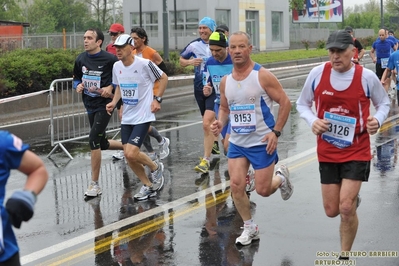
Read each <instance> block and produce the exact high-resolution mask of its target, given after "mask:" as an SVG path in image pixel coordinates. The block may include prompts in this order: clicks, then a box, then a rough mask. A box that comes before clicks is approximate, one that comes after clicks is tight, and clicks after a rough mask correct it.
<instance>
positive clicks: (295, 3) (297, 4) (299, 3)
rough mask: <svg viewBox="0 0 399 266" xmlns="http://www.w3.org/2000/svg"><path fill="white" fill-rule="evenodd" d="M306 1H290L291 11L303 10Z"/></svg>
mask: <svg viewBox="0 0 399 266" xmlns="http://www.w3.org/2000/svg"><path fill="white" fill-rule="evenodd" d="M304 3H305V1H304V0H289V7H290V10H298V9H302V7H303V5H304Z"/></svg>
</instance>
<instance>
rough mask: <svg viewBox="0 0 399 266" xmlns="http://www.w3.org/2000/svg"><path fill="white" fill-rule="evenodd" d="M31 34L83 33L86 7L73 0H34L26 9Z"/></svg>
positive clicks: (86, 12)
mask: <svg viewBox="0 0 399 266" xmlns="http://www.w3.org/2000/svg"><path fill="white" fill-rule="evenodd" d="M27 13H28V18H29V22H30V24H31V28H30V30H31V32H33V33H49V32H62V30H63V29H64V28H65V29H66V31H67V32H72V31H73V30H76V31H83V30H84V29H86V27H87V25H86V21H87V20H88V19H87V17H88V15H87V14H88V7H87V5H85V4H84V3H82V2H80V1H75V0H36V1H35V2H34V3H33V4H32V5H31V6H30V7H29V8H28V12H27Z"/></svg>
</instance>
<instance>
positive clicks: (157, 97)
mask: <svg viewBox="0 0 399 266" xmlns="http://www.w3.org/2000/svg"><path fill="white" fill-rule="evenodd" d="M154 100H157V102H159V103H162V97H159V96H155V95H154Z"/></svg>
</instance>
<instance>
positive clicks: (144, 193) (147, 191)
mask: <svg viewBox="0 0 399 266" xmlns="http://www.w3.org/2000/svg"><path fill="white" fill-rule="evenodd" d="M156 195H157V192H156V191H155V190H154V189H153V188H152V187H147V186H146V185H143V186H142V187H141V188H140V192H139V193H137V194H136V195H134V199H136V200H146V199H149V198H151V197H155V196H156Z"/></svg>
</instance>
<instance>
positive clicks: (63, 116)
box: [47, 78, 120, 159]
mask: <svg viewBox="0 0 399 266" xmlns="http://www.w3.org/2000/svg"><path fill="white" fill-rule="evenodd" d="M119 130H120V121H119V118H118V114H117V112H116V111H115V112H114V113H113V114H112V117H111V120H110V121H109V123H108V127H107V130H106V131H107V133H112V132H114V133H115V135H114V136H116V135H117V134H118V133H119ZM89 133H90V123H89V119H88V117H87V114H86V109H85V108H84V105H83V102H82V95H81V94H79V93H76V91H75V89H73V79H72V78H64V79H56V80H54V81H53V82H51V85H50V135H51V136H50V138H51V146H53V147H54V148H53V149H52V150H51V152H50V153H49V154H48V155H47V157H50V156H51V155H52V154H53V153H54V152H55V150H56V149H57V148H58V147H59V148H61V149H62V150H63V151H64V152H65V153H66V155H67V156H68V157H69V158H70V159H73V157H72V155H71V154H70V153H69V152H68V150H67V149H66V148H65V146H64V145H63V144H64V143H65V142H70V141H77V140H81V139H86V138H88V137H89Z"/></svg>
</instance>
